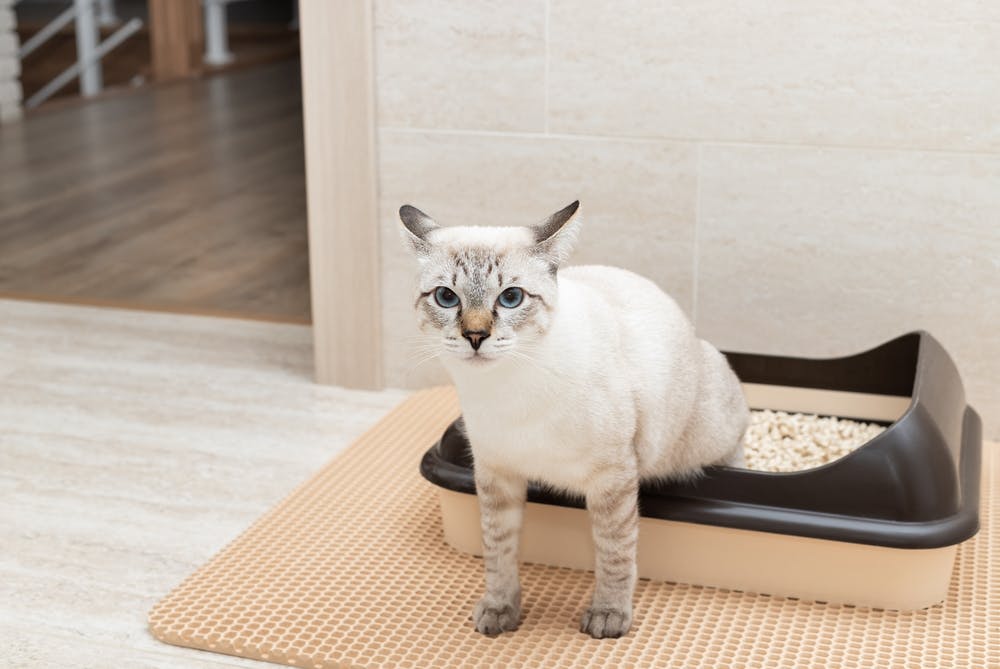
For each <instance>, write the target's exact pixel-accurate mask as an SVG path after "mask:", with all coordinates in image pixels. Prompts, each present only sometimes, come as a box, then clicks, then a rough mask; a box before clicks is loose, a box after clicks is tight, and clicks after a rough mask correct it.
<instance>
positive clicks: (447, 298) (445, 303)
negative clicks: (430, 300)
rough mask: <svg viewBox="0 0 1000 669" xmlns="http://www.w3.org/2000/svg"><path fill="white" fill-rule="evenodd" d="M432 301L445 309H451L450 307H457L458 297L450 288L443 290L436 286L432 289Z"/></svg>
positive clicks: (443, 288) (442, 287)
mask: <svg viewBox="0 0 1000 669" xmlns="http://www.w3.org/2000/svg"><path fill="white" fill-rule="evenodd" d="M434 301H435V302H437V303H438V304H439V305H441V306H442V307H444V308H445V309H451V308H452V307H457V306H458V302H459V300H458V295H456V294H455V291H453V290H452V289H451V288H445V287H444V286H438V287H437V288H435V289H434Z"/></svg>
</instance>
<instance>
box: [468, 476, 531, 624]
mask: <svg viewBox="0 0 1000 669" xmlns="http://www.w3.org/2000/svg"><path fill="white" fill-rule="evenodd" d="M475 475H476V494H477V496H478V497H479V517H480V522H481V525H482V530H483V559H484V562H485V566H486V594H485V595H484V596H483V598H482V599H481V600H480V601H479V604H477V605H476V608H475V610H474V611H473V613H472V620H473V622H474V623H475V625H476V631H478V632H481V633H483V634H499V633H500V632H504V631H510V630H515V629H517V626H518V624H519V623H520V622H521V583H520V581H519V579H518V572H517V553H518V541H519V538H520V534H521V518H522V515H523V513H524V499H525V495H526V493H527V487H528V484H527V481H525V480H524V479H523V478H520V477H518V476H515V475H510V474H505V473H503V472H498V471H495V470H492V469H491V468H489V467H486V466H483V465H480V464H479V463H476V467H475Z"/></svg>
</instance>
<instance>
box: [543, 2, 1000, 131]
mask: <svg viewBox="0 0 1000 669" xmlns="http://www.w3.org/2000/svg"><path fill="white" fill-rule="evenodd" d="M549 36H550V43H549V53H550V75H549V82H550V88H549V109H550V116H549V121H550V129H551V130H552V131H553V132H564V133H583V134H588V133H590V134H604V135H616V136H618V135H625V136H643V137H668V138H680V139H716V140H732V141H766V142H779V143H805V144H814V143H815V144H834V145H853V146H880V147H885V146H892V147H920V148H941V149H955V148H968V149H991V150H996V149H998V148H1000V67H997V65H996V64H997V63H998V62H1000V3H996V2H988V1H987V0H965V1H959V2H938V1H936V0H920V1H918V2H912V1H909V0H906V1H904V0H888V1H886V2H863V1H862V0H847V1H845V2H819V1H817V0H807V1H805V2H803V1H802V0H778V1H776V2H763V1H758V2H749V3H746V2H745V3H732V2H723V1H721V0H710V1H708V2H705V1H704V0H697V1H695V0H684V1H681V2H639V1H635V0H633V1H631V2H597V1H596V0H587V1H586V2H580V1H579V0H551V12H550V17H549Z"/></svg>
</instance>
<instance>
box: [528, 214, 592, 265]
mask: <svg viewBox="0 0 1000 669" xmlns="http://www.w3.org/2000/svg"><path fill="white" fill-rule="evenodd" d="M579 208H580V201H579V200H577V201H575V202H573V204H571V205H569V206H567V207H563V208H562V209H560V210H559V211H557V212H556V213H554V214H552V215H551V216H549V217H548V219H546V220H545V221H544V222H543V223H539V224H538V225H535V226H532V228H531V230H532V232H534V234H535V250H536V252H537V253H540V254H542V255H544V256H546V257H547V258H548V260H549V262H551V263H552V265H553V266H554V267H558V266H559V265H561V264H562V263H563V262H564V261H565V260H566V259H567V258H568V257H569V254H570V252H571V251H572V250H573V244H575V243H576V238H577V235H579V233H580V219H578V218H576V212H577V210H578V209H579Z"/></svg>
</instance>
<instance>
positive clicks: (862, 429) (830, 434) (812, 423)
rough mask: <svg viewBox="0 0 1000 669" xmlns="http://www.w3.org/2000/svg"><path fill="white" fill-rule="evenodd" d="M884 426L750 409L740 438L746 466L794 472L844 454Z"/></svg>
mask: <svg viewBox="0 0 1000 669" xmlns="http://www.w3.org/2000/svg"><path fill="white" fill-rule="evenodd" d="M884 430H885V427H883V426H882V425H876V424H874V423H865V422H860V421H856V420H850V419H847V418H837V417H835V416H816V415H813V414H801V413H787V412H785V411H771V410H770V409H763V410H754V411H751V412H750V427H749V428H748V429H747V433H746V436H745V437H744V439H743V444H744V446H745V449H746V451H745V452H746V468H747V469H754V470H757V471H762V472H795V471H801V470H803V469H811V468H813V467H819V466H820V465H824V464H826V463H828V462H833V461H834V460H836V459H838V458H842V457H844V456H845V455H847V454H848V453H850V452H851V451H853V450H855V449H856V448H858V447H860V446H863V445H864V444H865V443H867V442H868V441H869V440H871V439H872V438H873V437H875V436H876V435H878V434H879V433H881V432H882V431H884Z"/></svg>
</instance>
